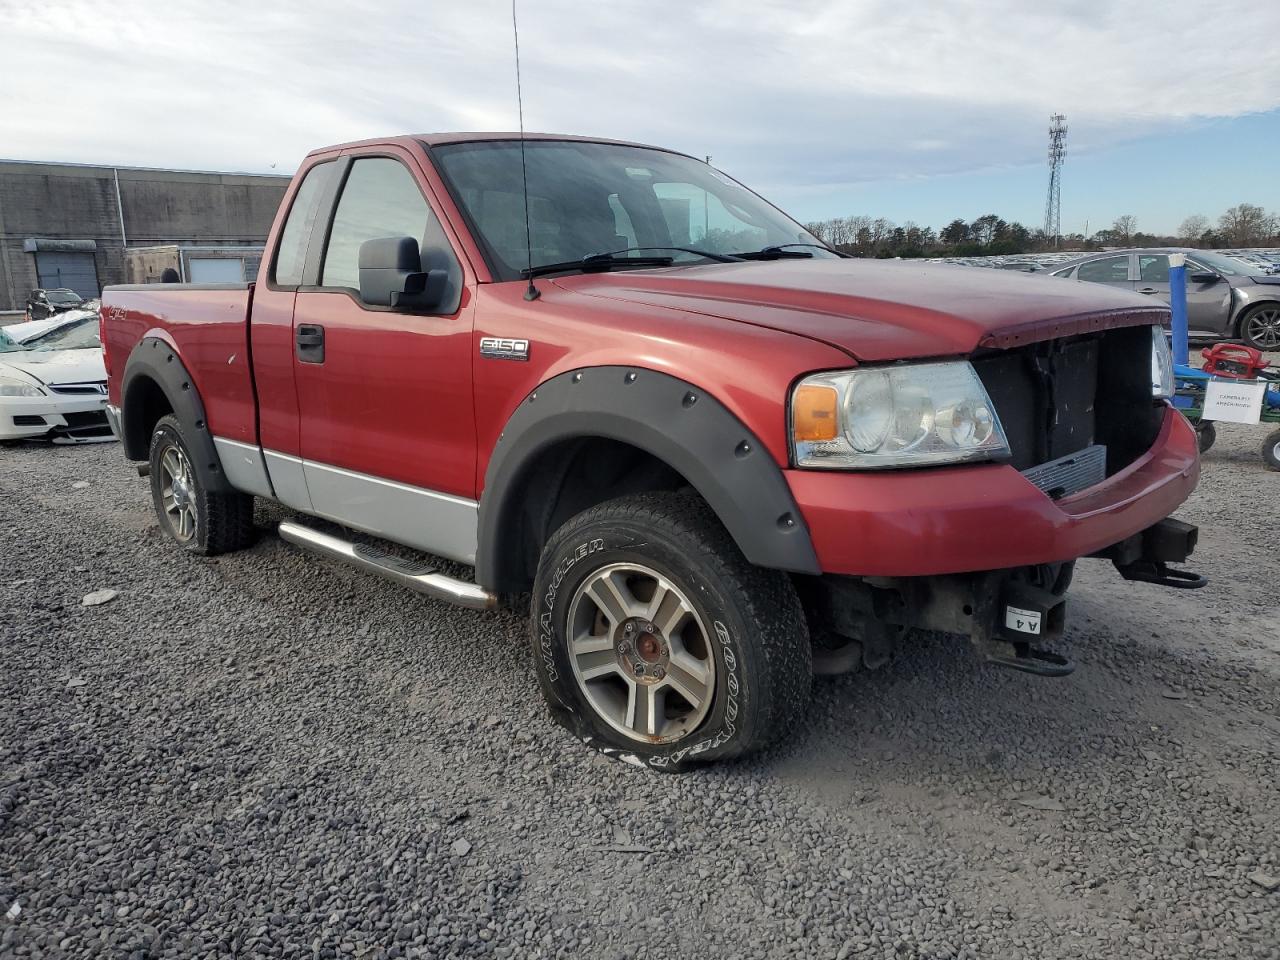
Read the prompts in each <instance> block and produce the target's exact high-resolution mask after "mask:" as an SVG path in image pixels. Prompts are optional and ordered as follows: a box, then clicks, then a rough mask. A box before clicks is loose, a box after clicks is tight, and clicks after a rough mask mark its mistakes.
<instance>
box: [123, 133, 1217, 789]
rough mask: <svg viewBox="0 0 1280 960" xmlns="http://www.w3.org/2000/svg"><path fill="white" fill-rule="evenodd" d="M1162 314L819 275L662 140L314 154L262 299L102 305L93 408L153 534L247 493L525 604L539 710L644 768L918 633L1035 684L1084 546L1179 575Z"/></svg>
mask: <svg viewBox="0 0 1280 960" xmlns="http://www.w3.org/2000/svg"><path fill="white" fill-rule="evenodd" d="M522 171H523V172H522ZM526 182H527V186H526ZM1167 320H1168V314H1167V310H1166V309H1165V308H1164V307H1163V306H1157V305H1153V304H1152V303H1151V302H1150V301H1148V300H1146V299H1145V298H1143V297H1140V296H1137V295H1135V294H1131V293H1122V292H1116V291H1112V290H1108V289H1106V288H1102V287H1099V286H1097V285H1096V284H1087V283H1077V282H1068V281H1057V280H1048V279H1044V278H1041V277H1035V276H1029V275H1024V274H1008V273H1002V272H1000V271H994V270H978V269H973V268H969V267H954V266H943V265H936V264H919V263H910V262H887V261H866V260H853V259H849V258H846V257H844V256H843V255H841V254H840V253H838V252H836V251H834V250H831V249H830V248H828V247H826V246H825V245H823V244H822V243H821V242H820V241H819V240H818V239H816V238H815V237H814V236H812V235H811V234H810V233H808V232H807V231H806V230H805V229H804V227H802V226H801V225H800V224H798V223H796V222H795V221H794V220H791V219H790V218H789V217H787V216H786V215H785V214H783V213H782V212H781V211H779V210H778V209H777V208H775V207H773V206H772V205H770V204H769V203H767V202H766V201H764V200H763V199H761V198H760V197H759V196H757V195H756V194H754V193H752V192H751V191H750V190H748V189H746V188H745V187H743V186H742V185H741V184H739V183H738V182H736V181H735V180H733V179H731V178H729V177H727V176H725V175H724V174H722V173H720V172H719V171H717V170H715V169H713V168H712V167H710V166H709V165H707V164H704V163H702V162H700V161H697V160H694V159H692V158H690V157H687V156H684V155H682V154H679V153H674V152H671V151H668V150H661V149H656V148H652V147H644V146H640V145H636V144H628V143H619V142H611V141H603V140H589V139H580V138H573V137H558V136H542V135H530V136H527V137H524V138H521V137H518V136H516V135H511V134H447V135H432V136H416V137H400V138H394V139H388V140H377V141H369V142H363V143H353V144H346V145H342V146H336V147H330V148H327V149H324V150H319V151H316V152H315V153H312V154H311V155H310V156H308V157H307V159H306V161H305V162H304V163H303V165H302V168H301V169H300V170H299V172H298V174H297V176H296V177H295V178H294V181H293V183H292V185H291V186H290V188H289V191H288V193H287V194H286V196H285V199H284V202H283V204H282V205H281V208H280V212H279V213H278V215H277V217H276V221H275V224H274V225H273V227H272V230H271V235H270V239H269V242H268V246H267V256H266V257H265V258H264V259H263V266H262V270H261V273H260V275H259V277H258V280H257V282H256V283H252V284H238V285H236V284H231V285H197V284H162V285H156V286H121V287H111V288H108V289H107V290H106V291H105V292H104V294H103V298H102V324H103V343H104V345H105V350H106V361H107V367H108V372H109V387H110V411H109V415H110V420H111V422H112V425H113V428H114V429H115V430H116V432H117V434H118V435H119V437H120V439H121V440H122V441H123V448H124V452H125V455H126V456H127V457H128V458H129V459H131V460H134V461H138V463H139V472H140V473H142V474H144V475H149V476H150V479H151V487H152V493H153V498H154V502H155V508H156V512H157V514H158V516H159V520H160V524H161V527H162V528H163V529H164V530H166V531H167V532H168V533H169V534H170V535H171V536H172V538H173V539H174V540H176V541H177V543H178V544H180V545H181V546H182V547H184V548H185V549H187V550H189V551H192V552H195V553H203V554H212V553H220V552H224V551H229V550H234V549H237V548H240V547H244V546H246V545H247V544H248V543H249V542H250V541H251V539H252V537H253V534H254V524H253V504H254V498H256V497H261V498H264V499H270V500H274V501H278V502H279V503H280V504H283V505H284V506H285V507H286V508H288V509H290V510H292V511H295V512H296V514H297V515H298V519H297V520H289V521H286V522H282V523H280V524H279V534H280V536H281V537H283V538H284V539H285V540H287V541H289V542H291V543H293V544H297V545H298V546H300V547H303V548H306V549H309V550H312V551H315V552H318V553H320V554H322V555H325V556H328V557H332V558H338V559H341V560H343V561H346V562H348V563H351V564H354V565H356V566H357V567H359V568H362V569H364V570H366V571H369V572H372V573H375V574H378V575H380V576H382V577H386V578H388V579H390V580H393V581H396V582H399V583H401V584H403V585H405V586H407V587H410V588H412V589H414V590H417V591H419V592H422V593H425V594H428V595H430V596H433V597H437V598H441V599H444V600H449V601H452V602H455V603H459V604H462V605H464V606H468V607H474V608H480V609H483V608H487V607H489V606H491V605H493V604H495V603H496V602H498V600H499V599H500V598H519V597H522V596H527V595H530V594H531V596H532V600H531V604H530V606H531V609H530V618H531V633H532V647H533V654H534V657H533V660H534V666H535V669H536V671H537V674H538V677H539V679H540V681H541V685H542V689H543V691H544V693H545V695H546V699H547V702H548V704H549V705H550V707H551V710H552V713H553V714H554V715H555V716H556V717H557V718H559V719H560V720H561V721H562V722H563V723H564V724H565V725H566V726H567V727H568V728H569V729H570V730H572V731H573V732H574V733H575V734H576V735H577V736H579V737H580V738H581V739H582V740H583V741H585V742H587V743H589V744H591V745H592V746H594V747H596V748H597V749H600V750H603V751H605V752H606V753H608V754H610V755H613V756H617V757H620V758H623V759H627V760H630V761H632V762H637V763H642V764H646V765H648V766H651V767H655V768H659V769H667V770H673V769H680V768H683V767H685V766H688V765H689V764H691V763H693V762H695V761H707V760H713V759H719V758H725V757H730V756H736V755H741V754H743V753H745V752H746V751H749V750H752V749H754V748H756V747H758V746H760V745H761V744H763V743H765V742H766V741H767V740H768V739H769V737H770V736H771V735H773V734H775V733H778V732H780V731H783V730H785V729H787V728H788V726H789V724H791V722H792V721H793V720H794V719H795V718H796V717H797V716H798V714H799V713H800V711H802V710H803V708H804V706H805V703H806V700H807V698H808V695H809V689H810V685H811V675H812V673H813V672H814V671H815V670H817V671H819V672H835V671H838V670H841V669H852V668H853V667H856V666H859V665H875V664H877V663H879V662H882V661H883V660H884V659H886V658H887V656H888V654H889V652H890V651H891V649H892V647H893V645H894V644H895V643H897V642H900V641H901V640H902V638H903V636H904V635H905V634H906V633H907V631H909V630H911V629H912V628H923V629H931V630H942V631H948V632H951V633H955V634H960V635H963V636H967V637H968V638H970V640H971V641H972V643H973V645H975V646H976V648H977V650H978V652H979V653H980V654H981V655H982V656H983V657H985V658H986V659H988V660H990V661H994V662H997V663H1001V664H1004V665H1008V666H1013V667H1017V668H1019V669H1023V670H1027V671H1029V672H1032V673H1040V674H1049V675H1055V674H1062V673H1066V672H1068V671H1069V670H1070V669H1071V664H1070V662H1069V661H1067V660H1066V659H1065V658H1063V657H1061V656H1060V655H1058V654H1055V653H1053V652H1051V651H1050V650H1048V649H1047V648H1046V647H1047V646H1048V645H1051V644H1052V643H1053V641H1054V640H1055V639H1057V638H1058V637H1059V636H1060V635H1061V632H1062V629H1063V614H1064V605H1063V600H1064V597H1065V593H1066V590H1067V586H1068V583H1069V581H1070V579H1071V572H1072V569H1073V565H1074V562H1075V561H1076V560H1077V559H1078V558H1082V557H1100V558H1104V559H1108V560H1111V561H1112V562H1113V563H1114V564H1115V566H1116V567H1117V569H1118V570H1119V572H1120V574H1121V575H1123V576H1125V577H1126V578H1129V579H1133V580H1143V581H1148V582H1155V583H1160V584H1166V585H1170V586H1196V585H1199V584H1202V583H1203V578H1200V577H1197V576H1196V575H1195V574H1193V573H1190V572H1189V571H1186V570H1183V569H1178V568H1176V567H1171V566H1170V564H1177V563H1181V562H1183V561H1185V560H1186V559H1187V557H1188V555H1189V554H1190V552H1191V550H1192V548H1193V547H1194V543H1195V537H1196V530H1195V528H1194V527H1191V526H1189V525H1187V524H1183V523H1180V522H1178V521H1176V520H1172V519H1169V517H1170V514H1171V513H1172V512H1173V511H1174V510H1175V509H1176V508H1177V507H1178V505H1179V504H1181V503H1182V502H1183V500H1185V499H1186V497H1187V495H1188V494H1189V493H1190V492H1191V490H1192V488H1193V487H1194V486H1195V483H1196V480H1197V477H1198V471H1199V460H1198V455H1197V450H1196V437H1195V433H1194V431H1193V430H1192V429H1191V427H1190V426H1189V425H1188V423H1187V421H1186V420H1185V419H1183V417H1182V416H1181V415H1180V414H1179V413H1177V412H1175V411H1174V410H1173V409H1172V408H1171V407H1170V405H1169V403H1168V402H1167V398H1168V396H1169V393H1170V389H1171V386H1172V369H1171V366H1170V360H1169V350H1168V345H1167V342H1166V339H1165V336H1164V334H1163V332H1162V327H1163V325H1164V324H1165V323H1166V322H1167ZM309 518H322V519H323V520H324V521H329V523H324V524H317V523H316V522H314V521H311V522H309ZM335 525H336V526H335ZM322 528H323V529H322ZM433 558H435V559H433ZM441 560H443V561H450V563H444V564H442V562H441ZM472 568H473V569H474V574H472V573H471V572H470V570H471V569H472ZM462 571H466V573H463V572H462Z"/></svg>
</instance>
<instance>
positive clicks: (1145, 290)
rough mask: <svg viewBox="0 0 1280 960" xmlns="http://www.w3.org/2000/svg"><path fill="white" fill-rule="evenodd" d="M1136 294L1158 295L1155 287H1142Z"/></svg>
mask: <svg viewBox="0 0 1280 960" xmlns="http://www.w3.org/2000/svg"><path fill="white" fill-rule="evenodd" d="M1138 292H1139V293H1159V292H1160V291H1159V290H1157V289H1156V288H1155V287H1143V288H1142V289H1141V290H1139V291H1138Z"/></svg>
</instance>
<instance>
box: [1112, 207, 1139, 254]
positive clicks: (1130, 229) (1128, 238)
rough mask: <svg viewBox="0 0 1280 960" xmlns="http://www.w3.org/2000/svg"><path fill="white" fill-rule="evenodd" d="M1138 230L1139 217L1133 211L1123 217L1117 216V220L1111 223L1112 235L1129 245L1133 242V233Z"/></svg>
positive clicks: (1118, 240)
mask: <svg viewBox="0 0 1280 960" xmlns="http://www.w3.org/2000/svg"><path fill="white" fill-rule="evenodd" d="M1137 230H1138V218H1137V217H1135V216H1134V215H1133V214H1132V213H1126V214H1125V215H1124V216H1123V217H1116V222H1115V223H1113V224H1111V235H1112V237H1114V238H1115V240H1116V241H1117V242H1118V243H1121V244H1124V245H1126V246H1127V245H1128V244H1130V243H1132V242H1133V235H1134V234H1135V233H1136V232H1137Z"/></svg>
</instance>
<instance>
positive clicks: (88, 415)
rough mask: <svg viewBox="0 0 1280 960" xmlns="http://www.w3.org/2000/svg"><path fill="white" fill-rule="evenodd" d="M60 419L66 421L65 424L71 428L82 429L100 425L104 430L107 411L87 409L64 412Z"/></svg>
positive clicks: (106, 427)
mask: <svg viewBox="0 0 1280 960" xmlns="http://www.w3.org/2000/svg"><path fill="white" fill-rule="evenodd" d="M62 419H64V420H66V421H67V426H68V427H69V428H71V429H73V430H78V429H82V428H84V427H102V428H103V429H104V430H105V429H108V426H107V413H106V411H105V410H89V411H86V412H84V413H64V414H63V415H62Z"/></svg>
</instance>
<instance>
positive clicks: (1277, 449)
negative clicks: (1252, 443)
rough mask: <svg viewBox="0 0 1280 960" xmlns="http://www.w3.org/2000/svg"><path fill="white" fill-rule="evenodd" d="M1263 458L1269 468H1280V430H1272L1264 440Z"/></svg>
mask: <svg viewBox="0 0 1280 960" xmlns="http://www.w3.org/2000/svg"><path fill="white" fill-rule="evenodd" d="M1262 460H1263V462H1264V463H1266V465H1267V469H1268V470H1280V430H1272V431H1271V432H1270V433H1268V434H1267V439H1265V440H1263V441H1262Z"/></svg>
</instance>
